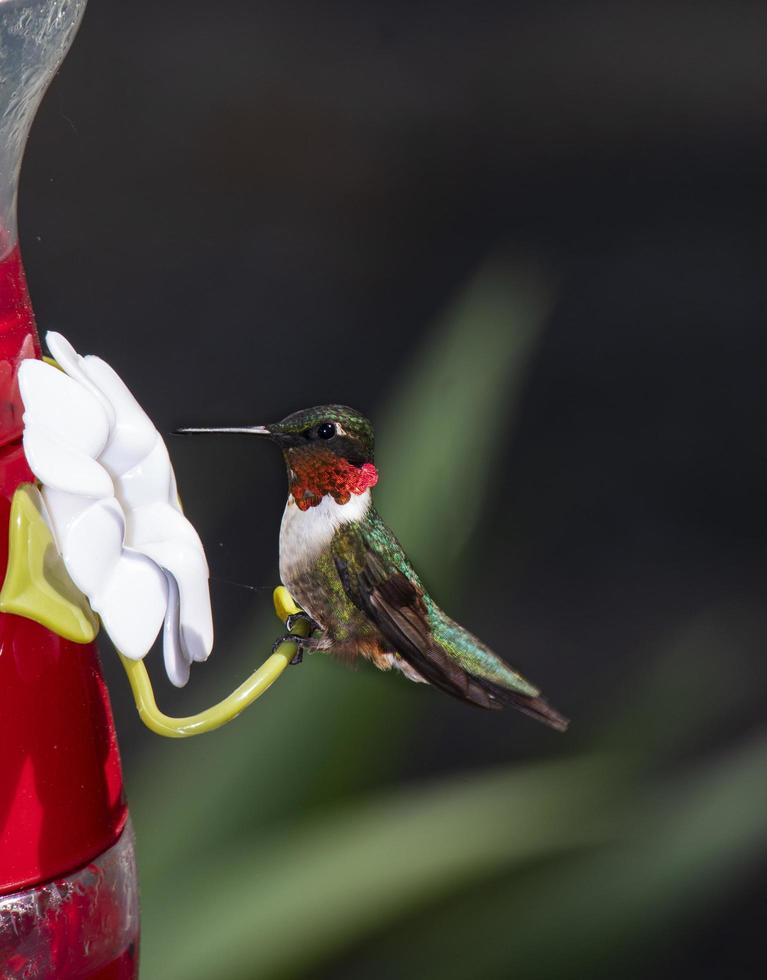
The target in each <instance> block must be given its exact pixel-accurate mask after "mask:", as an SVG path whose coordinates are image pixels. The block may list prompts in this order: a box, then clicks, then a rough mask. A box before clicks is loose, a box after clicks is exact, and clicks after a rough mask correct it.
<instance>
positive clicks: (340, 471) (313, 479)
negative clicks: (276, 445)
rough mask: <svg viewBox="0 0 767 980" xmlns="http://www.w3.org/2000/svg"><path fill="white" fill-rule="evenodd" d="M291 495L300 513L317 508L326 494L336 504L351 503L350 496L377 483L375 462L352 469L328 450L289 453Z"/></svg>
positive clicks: (314, 449)
mask: <svg viewBox="0 0 767 980" xmlns="http://www.w3.org/2000/svg"><path fill="white" fill-rule="evenodd" d="M287 457H288V466H289V467H290V471H291V478H290V492H291V493H292V494H293V499H294V500H295V502H296V505H297V507H298V508H299V509H300V510H308V509H309V508H310V507H316V506H317V505H318V504H319V503H320V502H321V501H322V498H323V497H324V496H325V495H326V494H330V496H331V497H332V498H333V500H335V502H336V503H337V504H348V503H349V500H350V499H351V495H352V494H353V493H354V494H360V493H364V492H365V491H366V490H368V489H369V488H370V487H374V486H375V485H376V483H378V471H377V470H376V468H375V466H373V464H372V463H363V464H362V466H353V465H352V464H351V463H350V462H348V461H347V460H345V459H342V458H341V457H340V456H337V455H336V454H335V453H333V452H331V451H330V450H329V449H326V450H321V449H316V448H312V450H311V451H302V450H296V449H293V450H290V451H289V452H288V454H287Z"/></svg>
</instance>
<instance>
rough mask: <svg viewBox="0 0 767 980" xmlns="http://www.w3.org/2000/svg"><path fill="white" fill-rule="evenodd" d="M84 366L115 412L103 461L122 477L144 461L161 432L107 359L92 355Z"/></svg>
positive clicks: (84, 360)
mask: <svg viewBox="0 0 767 980" xmlns="http://www.w3.org/2000/svg"><path fill="white" fill-rule="evenodd" d="M83 368H84V370H85V372H86V373H87V375H88V378H89V379H90V381H91V382H92V383H93V384H95V385H96V387H97V388H98V389H99V391H101V392H102V394H103V395H104V397H105V398H107V399H108V400H109V403H110V405H111V406H112V408H113V410H114V413H115V421H114V426H113V429H112V433H111V436H110V439H109V443H108V444H107V447H106V449H105V450H104V453H103V454H102V457H101V462H102V464H103V465H104V466H106V468H107V469H108V470H109V472H110V473H111V474H112V476H116V477H119V476H120V475H122V474H123V473H125V472H126V471H127V470H130V469H132V468H133V467H134V466H136V465H137V464H139V463H141V461H142V460H143V459H144V458H145V457H146V456H147V455H148V454H149V453H150V452H151V451H152V449H153V448H154V445H155V443H156V441H157V440H158V439H159V438H160V435H159V433H158V431H157V429H155V427H154V425H153V424H152V422H151V420H150V419H149V417H148V416H147V414H146V412H145V411H144V409H143V408H142V407H141V406H140V405H139V403H138V402H137V401H136V399H135V398H134V397H133V395H132V394H131V393H130V391H129V390H128V388H127V386H126V385H125V382H124V381H123V380H122V378H121V377H120V376H119V375H118V374H117V372H116V371H115V370H114V369H113V368H111V367H110V366H109V365H108V364H107V363H106V361H102V360H101V358H100V357H94V356H93V355H90V356H88V357H84V358H83Z"/></svg>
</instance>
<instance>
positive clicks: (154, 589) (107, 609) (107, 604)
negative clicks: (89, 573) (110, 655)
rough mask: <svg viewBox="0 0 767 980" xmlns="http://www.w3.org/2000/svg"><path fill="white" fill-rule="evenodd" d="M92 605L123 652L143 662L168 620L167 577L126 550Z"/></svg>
mask: <svg viewBox="0 0 767 980" xmlns="http://www.w3.org/2000/svg"><path fill="white" fill-rule="evenodd" d="M91 605H92V607H93V610H94V611H95V612H97V613H98V614H99V615H100V616H101V619H102V622H103V623H104V628H105V629H106V631H107V633H109V637H110V639H111V640H112V642H113V643H114V645H115V646H116V647H117V649H118V650H119V651H120V653H122V654H124V655H125V656H126V657H130V658H131V659H133V660H140V659H141V658H142V657H145V656H146V655H147V653H149V650H150V649H151V647H152V644H153V643H154V641H155V640H156V639H157V634H158V633H159V632H160V627H161V626H162V622H163V619H164V618H165V612H166V610H167V606H168V584H167V581H166V578H165V575H164V574H163V573H162V571H161V570H160V569H159V568H158V567H157V565H155V563H154V562H153V561H151V560H150V559H149V558H145V557H144V555H139V554H136V553H135V552H130V551H124V552H123V554H122V557H121V558H120V560H119V561H118V563H117V567H116V568H115V569H114V570H113V572H112V574H111V576H110V577H109V580H108V581H107V583H106V585H105V586H104V587H102V588H101V589H100V590H99V592H98V594H97V595H96V596H95V598H94V600H93V601H92V602H91Z"/></svg>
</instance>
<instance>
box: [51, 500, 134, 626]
mask: <svg viewBox="0 0 767 980" xmlns="http://www.w3.org/2000/svg"><path fill="white" fill-rule="evenodd" d="M45 499H46V503H48V507H49V510H50V512H51V516H52V518H53V520H54V523H56V525H57V530H58V533H57V539H58V540H59V544H60V547H61V554H62V557H63V559H64V563H65V564H66V566H67V571H68V572H69V575H70V577H71V579H72V581H73V582H74V583H75V585H76V586H77V588H78V589H80V591H81V592H84V593H85V594H86V595H87V596H88V598H89V599H91V605H93V599H94V598H95V596H96V595H97V594H98V592H99V589H100V588H101V587H102V586H103V585H104V583H105V582H106V581H107V579H108V578H109V576H110V575H111V574H112V572H113V570H114V569H115V568H116V567H117V563H118V562H119V560H120V557H121V556H122V551H123V540H124V537H125V519H124V517H123V513H122V510H121V509H120V505H119V504H118V503H117V501H116V500H115V499H114V497H109V498H108V499H106V500H97V501H94V502H92V503H91V506H90V507H87V508H86V509H85V510H84V511H82V512H81V513H80V514H79V515H77V516H74V517H73V519H71V520H70V521H69V522H68V523H67V524H66V525H63V524H62V522H60V521H58V520H57V514H56V505H55V502H53V505H51V502H50V498H49V495H48V494H45ZM94 609H95V606H94Z"/></svg>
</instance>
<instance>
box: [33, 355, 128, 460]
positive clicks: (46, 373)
mask: <svg viewBox="0 0 767 980" xmlns="http://www.w3.org/2000/svg"><path fill="white" fill-rule="evenodd" d="M19 390H20V392H21V397H22V399H23V401H24V425H25V427H26V429H27V431H30V430H35V431H38V430H43V431H45V432H46V433H47V434H48V435H49V436H50V437H51V438H53V439H56V440H57V441H59V442H61V443H62V444H63V445H65V446H70V447H72V448H73V449H76V450H79V451H80V452H83V453H86V454H87V455H88V456H91V457H94V458H95V457H96V456H98V455H99V453H100V452H101V451H102V450H103V448H104V446H105V445H106V443H107V439H108V438H109V420H108V419H107V416H106V413H105V412H104V410H103V408H102V407H101V403H100V402H99V401H98V399H97V398H95V397H94V396H93V395H92V394H91V393H90V392H89V391H86V390H85V389H84V388H82V387H81V386H80V385H79V384H78V383H77V382H76V381H73V380H72V379H71V378H68V377H67V376H66V374H62V372H61V371H59V370H57V369H56V368H55V367H52V366H51V365H50V364H45V363H44V362H43V361H36V360H34V359H32V358H29V359H27V360H26V361H23V362H22V364H21V367H20V368H19Z"/></svg>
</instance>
